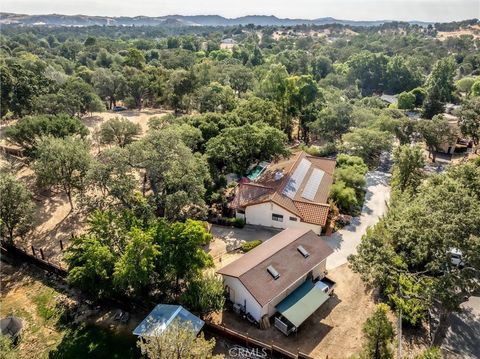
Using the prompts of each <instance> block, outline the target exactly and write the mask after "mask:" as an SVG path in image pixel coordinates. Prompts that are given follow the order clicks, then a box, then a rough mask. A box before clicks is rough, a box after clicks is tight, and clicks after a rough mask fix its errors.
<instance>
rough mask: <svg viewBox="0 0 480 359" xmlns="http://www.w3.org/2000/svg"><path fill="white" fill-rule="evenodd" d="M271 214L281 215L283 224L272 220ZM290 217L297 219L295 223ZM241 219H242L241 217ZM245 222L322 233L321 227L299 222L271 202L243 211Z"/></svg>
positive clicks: (298, 219)
mask: <svg viewBox="0 0 480 359" xmlns="http://www.w3.org/2000/svg"><path fill="white" fill-rule="evenodd" d="M273 213H275V214H280V215H283V222H278V221H274V220H272V214H273ZM237 216H239V217H240V216H242V215H241V214H238V215H237ZM290 217H295V218H297V221H291V220H290ZM241 218H243V216H242V217H241ZM245 220H246V223H248V224H255V225H260V226H266V227H275V228H283V229H285V228H302V229H311V230H312V231H314V232H315V233H316V234H320V233H321V231H322V226H319V225H315V224H311V223H305V222H301V221H300V218H298V217H297V216H295V215H294V214H292V213H290V212H289V211H287V210H286V209H284V208H282V207H280V206H278V205H276V204H275V203H273V202H268V203H260V204H256V205H253V206H248V207H247V208H246V209H245Z"/></svg>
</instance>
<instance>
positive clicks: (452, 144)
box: [437, 105, 473, 155]
mask: <svg viewBox="0 0 480 359" xmlns="http://www.w3.org/2000/svg"><path fill="white" fill-rule="evenodd" d="M452 106H453V105H452ZM442 116H443V117H444V118H446V119H447V120H448V125H449V126H450V129H451V130H452V132H453V133H455V134H456V136H454V137H453V138H452V139H451V140H450V141H445V142H444V143H442V144H440V146H439V147H438V149H437V152H442V153H446V154H449V155H452V154H454V153H465V152H467V153H468V152H471V151H472V150H473V141H472V140H470V139H468V138H463V137H461V131H460V127H459V125H458V117H457V116H455V115H452V114H451V113H447V112H445V113H443V114H442Z"/></svg>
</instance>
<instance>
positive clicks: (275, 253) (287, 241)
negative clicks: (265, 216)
mask: <svg viewBox="0 0 480 359" xmlns="http://www.w3.org/2000/svg"><path fill="white" fill-rule="evenodd" d="M300 245H301V246H303V247H304V248H305V249H306V250H307V252H308V253H309V254H310V255H309V256H308V257H307V258H305V257H304V256H303V255H302V254H301V253H300V252H299V251H298V249H297V248H298V246H300ZM332 253H333V250H332V249H331V248H330V246H329V245H328V244H327V243H326V242H325V241H324V240H323V239H321V238H320V237H319V236H317V235H316V234H315V233H314V232H313V231H311V230H305V229H293V228H288V229H285V230H283V231H282V232H280V233H279V234H277V235H275V236H273V237H272V238H270V239H269V240H267V241H265V242H263V243H262V244H261V245H259V246H258V247H256V248H254V249H252V250H251V251H250V252H248V253H246V254H244V255H243V256H242V257H241V258H239V259H237V260H236V261H235V262H232V263H230V264H228V265H226V266H225V267H223V268H221V269H220V270H219V271H218V272H217V273H219V274H222V275H226V276H230V277H235V278H238V279H239V280H240V281H241V282H242V284H243V285H244V286H245V288H246V289H247V290H248V291H249V292H250V294H252V296H253V297H254V298H255V300H256V301H257V302H258V303H259V304H260V305H261V306H264V305H266V304H268V303H269V302H270V301H271V300H272V299H274V298H275V297H277V296H278V295H279V294H281V293H282V292H284V291H285V290H286V289H287V288H289V287H290V286H291V285H292V284H293V283H294V282H295V281H297V280H298V279H300V278H302V277H303V276H306V275H307V274H308V273H309V272H310V271H311V270H312V269H313V268H315V267H316V266H317V265H318V264H320V263H321V262H322V261H323V260H325V259H326V258H327V257H328V256H329V255H330V254H332ZM268 266H273V267H274V268H275V269H276V270H277V272H278V273H279V274H280V277H279V278H278V279H276V280H275V279H274V278H273V277H272V276H271V275H270V274H269V273H268V271H267V267H268Z"/></svg>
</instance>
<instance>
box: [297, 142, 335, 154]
mask: <svg viewBox="0 0 480 359" xmlns="http://www.w3.org/2000/svg"><path fill="white" fill-rule="evenodd" d="M300 148H301V149H302V150H303V151H305V152H307V153H308V154H309V155H311V156H317V157H326V156H331V155H334V154H335V153H336V152H337V147H336V146H335V143H333V142H328V143H326V144H324V145H323V146H306V145H302V146H300Z"/></svg>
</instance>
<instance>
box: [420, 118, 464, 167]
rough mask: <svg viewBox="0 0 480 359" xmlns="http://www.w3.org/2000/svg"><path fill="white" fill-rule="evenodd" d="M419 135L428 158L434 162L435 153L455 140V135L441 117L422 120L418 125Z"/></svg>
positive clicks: (446, 121) (445, 120)
mask: <svg viewBox="0 0 480 359" xmlns="http://www.w3.org/2000/svg"><path fill="white" fill-rule="evenodd" d="M418 128H419V130H420V133H421V135H422V137H423V139H424V140H425V143H426V145H427V147H428V157H429V158H430V157H431V158H432V161H433V162H435V159H436V152H437V151H439V150H440V147H441V146H442V145H444V144H450V143H452V142H453V141H454V140H455V139H456V133H455V132H454V129H453V128H452V127H451V126H450V124H449V122H448V120H447V119H446V118H445V117H443V116H442V115H436V116H435V117H434V118H433V119H431V120H422V121H421V122H420V123H419V124H418Z"/></svg>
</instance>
